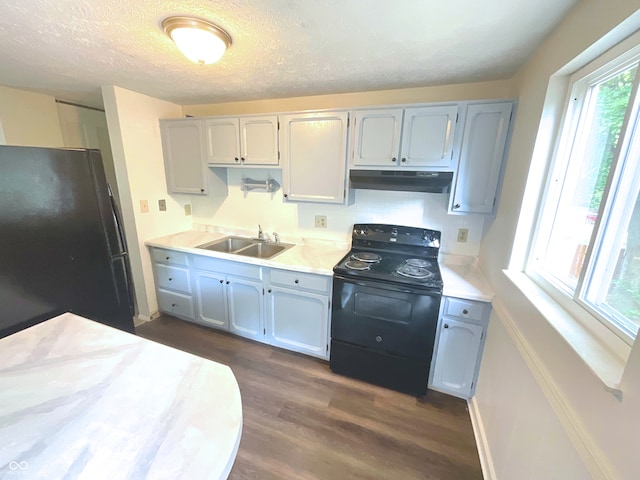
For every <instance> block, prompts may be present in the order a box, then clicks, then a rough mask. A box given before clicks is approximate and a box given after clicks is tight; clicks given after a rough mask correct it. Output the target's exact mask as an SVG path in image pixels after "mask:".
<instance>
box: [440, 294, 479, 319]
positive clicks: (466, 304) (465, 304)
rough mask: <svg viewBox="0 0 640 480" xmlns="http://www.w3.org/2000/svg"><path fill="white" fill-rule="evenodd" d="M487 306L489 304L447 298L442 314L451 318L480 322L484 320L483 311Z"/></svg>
mask: <svg viewBox="0 0 640 480" xmlns="http://www.w3.org/2000/svg"><path fill="white" fill-rule="evenodd" d="M488 306H489V304H488V303H484V302H474V301H471V300H461V299H458V298H447V299H446V303H445V307H444V314H445V315H448V316H452V317H459V318H468V319H471V320H477V321H482V320H484V313H485V309H486V308H487V307H488Z"/></svg>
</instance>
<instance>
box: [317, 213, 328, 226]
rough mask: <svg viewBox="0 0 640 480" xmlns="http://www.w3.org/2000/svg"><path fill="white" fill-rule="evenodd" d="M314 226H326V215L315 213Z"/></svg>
mask: <svg viewBox="0 0 640 480" xmlns="http://www.w3.org/2000/svg"><path fill="white" fill-rule="evenodd" d="M315 227H316V228H327V216H326V215H316V221H315Z"/></svg>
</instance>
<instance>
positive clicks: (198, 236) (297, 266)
mask: <svg viewBox="0 0 640 480" xmlns="http://www.w3.org/2000/svg"><path fill="white" fill-rule="evenodd" d="M232 234H233V233H218V232H201V231H197V230H188V231H185V232H179V233H176V234H173V235H167V236H165V237H160V238H155V239H153V240H147V241H146V242H145V244H146V245H147V246H150V247H159V248H169V249H171V250H178V251H181V252H186V253H194V254H197V255H204V256H207V257H213V258H220V259H224V260H232V261H236V262H243V263H250V264H253V265H263V266H266V267H273V268H284V269H287V270H296V271H299V272H307V273H317V274H320V275H333V266H334V265H335V264H336V263H338V260H340V259H341V258H342V257H344V256H345V255H346V254H347V252H348V251H349V245H348V244H346V243H345V242H342V243H336V242H332V241H327V240H317V239H295V240H293V241H291V242H289V241H288V240H284V239H283V242H284V243H295V247H292V248H290V249H288V250H285V251H284V252H283V253H281V254H279V255H277V256H275V257H274V258H272V259H270V260H265V259H261V258H252V257H245V256H242V255H235V254H232V253H222V252H214V251H211V250H204V249H201V248H196V247H197V246H198V245H204V244H205V243H209V242H213V241H214V240H218V239H220V238H224V237H226V236H227V235H232Z"/></svg>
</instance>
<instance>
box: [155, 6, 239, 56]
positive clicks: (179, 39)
mask: <svg viewBox="0 0 640 480" xmlns="http://www.w3.org/2000/svg"><path fill="white" fill-rule="evenodd" d="M162 29H163V30H164V33H166V34H167V35H168V36H169V37H170V38H171V39H172V40H173V41H174V42H176V45H178V48H179V49H180V51H181V52H182V53H183V54H184V56H185V57H187V58H188V59H189V60H191V61H192V62H195V63H199V64H201V65H203V64H205V63H215V62H217V61H218V60H220V58H221V57H222V55H223V54H224V52H225V51H226V50H227V48H229V47H230V46H231V37H230V36H229V34H228V33H227V32H225V31H224V30H222V29H221V28H220V27H217V26H215V25H214V24H213V23H211V22H208V21H206V20H201V19H199V18H191V17H167V18H165V19H164V20H163V21H162Z"/></svg>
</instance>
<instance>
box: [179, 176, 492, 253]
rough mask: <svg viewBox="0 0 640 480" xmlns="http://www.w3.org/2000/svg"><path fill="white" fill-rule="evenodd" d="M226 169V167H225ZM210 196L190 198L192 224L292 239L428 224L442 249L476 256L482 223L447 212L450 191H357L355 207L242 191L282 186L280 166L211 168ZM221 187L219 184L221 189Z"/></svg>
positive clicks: (347, 235)
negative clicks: (369, 226)
mask: <svg viewBox="0 0 640 480" xmlns="http://www.w3.org/2000/svg"><path fill="white" fill-rule="evenodd" d="M225 170H226V171H225ZM209 174H210V182H209V183H210V186H209V195H208V196H205V197H198V196H193V197H191V203H192V215H193V223H194V225H196V224H198V225H216V226H222V227H230V228H237V229H246V230H250V231H254V230H255V232H256V234H257V231H258V224H260V225H262V229H263V230H264V232H265V233H268V234H269V235H272V232H278V234H280V236H281V237H282V238H283V239H286V237H287V236H290V237H306V238H322V239H327V240H335V241H340V242H343V241H349V240H350V238H351V229H352V227H353V224H354V223H389V224H398V225H406V226H412V227H424V228H431V229H434V230H440V231H441V232H442V245H441V252H442V253H452V254H460V255H472V256H477V255H478V252H479V250H480V241H481V237H482V231H483V227H484V217H482V216H479V215H463V216H458V215H448V214H447V202H448V195H443V194H434V193H417V192H387V191H377V190H355V191H354V192H351V193H352V195H354V197H353V198H354V202H353V203H352V204H351V205H348V206H345V205H330V204H319V203H303V202H300V203H284V202H283V199H282V189H279V190H278V191H277V192H274V193H266V192H260V191H250V192H243V191H242V190H241V188H240V185H241V181H242V178H243V177H245V178H251V179H253V180H266V179H267V178H273V179H275V180H276V181H277V182H278V183H280V184H281V185H282V171H281V170H280V169H255V168H254V169H251V168H228V169H214V170H212V171H210V172H209ZM225 176H226V181H227V185H228V189H227V190H228V194H227V191H225V190H224V189H223V190H222V191H221V192H219V193H216V188H215V184H216V182H217V181H218V180H219V179H225ZM218 190H219V188H218ZM316 215H325V216H326V217H327V228H315V227H314V220H315V216H316ZM459 228H467V229H468V230H469V235H468V239H467V242H466V243H459V242H457V235H458V229H459Z"/></svg>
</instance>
